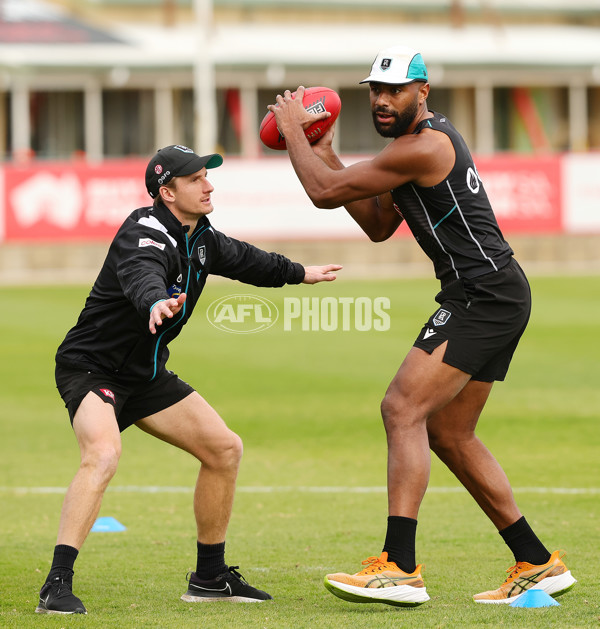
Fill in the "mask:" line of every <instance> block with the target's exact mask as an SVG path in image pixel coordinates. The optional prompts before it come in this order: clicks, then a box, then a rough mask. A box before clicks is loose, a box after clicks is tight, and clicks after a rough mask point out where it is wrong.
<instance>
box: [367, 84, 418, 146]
mask: <svg viewBox="0 0 600 629" xmlns="http://www.w3.org/2000/svg"><path fill="white" fill-rule="evenodd" d="M418 110H419V96H418V94H417V95H416V96H415V100H414V101H413V102H412V103H411V104H410V105H408V106H407V107H406V109H404V111H402V112H400V113H398V112H396V111H391V110H387V109H385V108H383V107H379V108H378V109H375V110H373V112H372V115H373V124H374V125H375V129H376V130H377V133H379V135H380V136H382V137H384V138H399V137H400V136H401V135H404V134H405V133H406V131H407V130H408V127H410V125H411V124H412V122H413V120H414V119H415V116H416V115H417V112H418ZM378 112H381V113H382V114H386V115H387V116H393V117H394V122H392V124H391V125H389V126H388V125H385V126H383V125H382V124H380V122H379V121H378V120H377V113H378Z"/></svg>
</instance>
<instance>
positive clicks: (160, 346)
mask: <svg viewBox="0 0 600 629" xmlns="http://www.w3.org/2000/svg"><path fill="white" fill-rule="evenodd" d="M222 163H223V158H222V157H221V156H220V155H217V154H214V155H206V156H202V157H201V156H199V155H196V154H195V153H194V152H193V151H192V150H191V149H189V148H187V147H185V146H181V145H174V146H168V147H166V148H163V149H162V150H159V151H158V152H157V153H156V155H155V156H154V157H153V158H152V159H151V160H150V162H149V164H148V167H147V169H146V188H147V190H148V193H149V194H150V196H151V197H152V198H153V199H154V205H153V206H151V207H143V208H140V209H137V210H135V211H134V212H132V213H131V214H130V215H129V217H128V218H127V219H126V220H125V222H124V223H123V225H122V226H121V228H120V229H119V231H118V232H117V234H116V236H115V238H114V240H113V242H112V244H111V246H110V249H109V251H108V255H107V257H106V260H105V262H104V265H103V266H102V269H101V270H100V274H99V275H98V278H97V279H96V282H95V283H94V286H93V287H92V290H91V292H90V294H89V296H88V298H87V300H86V303H85V307H84V309H83V311H82V312H81V314H80V316H79V319H78V321H77V324H76V325H75V326H74V327H73V328H72V329H71V330H70V331H69V332H68V334H67V336H66V338H65V340H64V341H63V342H62V344H61V345H60V347H59V348H58V352H57V354H56V383H57V388H58V390H59V392H60V395H61V397H62V398H63V400H64V402H65V406H66V408H67V409H68V411H69V415H70V418H71V423H72V426H73V430H74V432H75V436H76V438H77V441H78V443H79V448H80V453H81V465H80V467H79V470H78V471H77V473H76V475H75V477H74V479H73V481H72V483H71V485H70V486H69V489H68V490H67V494H66V496H65V500H64V503H63V507H62V512H61V518H60V526H59V531H58V539H57V545H56V547H55V549H54V559H53V562H52V567H51V569H50V573H49V574H48V577H47V579H46V582H45V583H44V585H43V587H42V589H41V591H40V601H39V605H38V607H37V609H36V612H38V613H50V614H52V613H54V614H74V613H75V614H85V613H87V612H86V609H85V607H84V605H83V603H82V602H81V601H80V600H79V598H77V597H76V596H75V595H74V594H73V592H72V579H73V565H74V562H75V559H76V557H77V555H78V553H79V549H80V548H81V546H82V544H83V542H84V540H85V539H86V537H87V535H88V533H89V531H90V529H91V527H92V525H93V524H94V521H95V520H96V517H97V515H98V513H99V510H100V504H101V501H102V497H103V494H104V491H105V490H106V487H107V486H108V483H109V481H110V480H111V478H112V477H113V476H114V474H115V472H116V469H117V464H118V461H119V457H120V454H121V436H120V433H121V432H122V431H123V430H125V428H127V427H129V426H131V425H132V424H135V425H136V426H137V427H138V428H140V429H142V430H143V431H144V432H146V433H148V434H150V435H152V436H154V437H157V438H159V439H162V440H163V441H166V442H167V443H170V444H172V445H174V446H177V447H178V448H181V449H182V450H185V451H186V452H189V453H190V454H191V455H193V456H195V457H196V458H197V459H198V460H199V461H200V462H201V464H202V465H201V468H200V473H199V475H198V480H197V483H196V489H195V493H194V514H195V517H196V524H197V539H198V543H197V564H196V570H195V572H193V573H192V574H191V576H190V579H189V584H188V590H187V592H186V593H185V594H184V595H183V596H182V597H181V598H182V599H183V600H184V601H188V602H196V601H213V600H229V601H235V602H258V601H264V600H268V599H271V598H272V597H271V596H270V595H269V594H267V593H266V592H263V591H261V590H258V589H256V588H253V587H252V586H250V585H249V584H248V583H247V582H246V581H245V579H243V577H242V576H241V575H240V574H239V572H237V571H236V569H235V568H234V567H229V566H228V565H227V564H226V563H225V534H226V531H227V525H228V523H229V518H230V515H231V509H232V504H233V496H234V492H235V482H236V476H237V472H238V467H239V463H240V458H241V455H242V442H241V439H240V438H239V437H238V436H237V435H236V434H235V433H233V432H232V431H231V430H230V429H229V428H228V427H227V426H226V425H225V422H224V421H223V420H222V419H221V418H220V417H219V415H218V414H217V412H216V411H215V410H214V409H213V408H212V407H211V406H210V405H209V404H208V403H207V402H206V401H205V400H204V399H203V398H202V397H201V396H200V395H199V394H198V393H197V392H196V391H195V390H194V389H193V388H192V387H191V386H190V385H188V384H187V383H185V382H184V381H183V380H180V379H179V378H178V377H177V376H176V375H175V374H174V373H173V372H171V371H169V370H168V369H166V362H167V358H168V356H169V350H168V348H167V345H168V344H169V342H170V341H172V340H173V339H174V338H175V337H176V336H177V335H178V334H179V332H180V331H181V329H182V327H183V326H184V325H185V324H186V323H187V321H188V319H189V318H190V316H191V314H192V312H193V310H194V306H195V305H196V302H197V301H198V299H199V297H200V295H201V293H202V290H203V288H204V285H205V283H206V279H207V276H208V275H209V274H211V273H212V274H216V275H221V276H224V277H228V278H231V279H236V280H239V281H241V282H244V283H247V284H253V285H255V286H273V287H276V286H283V285H284V284H286V283H287V284H300V283H305V284H316V283H318V282H322V281H331V280H334V279H335V277H336V276H335V274H334V271H337V270H339V269H340V268H341V267H340V266H338V265H327V266H314V267H303V266H302V265H300V264H298V263H296V262H291V261H290V260H288V259H287V258H286V257H284V256H282V255H279V254H276V253H267V252H265V251H262V250H260V249H257V248H256V247H253V246H252V245H250V244H248V243H245V242H241V241H239V240H235V239H233V238H228V237H227V236H226V235H225V234H223V233H221V232H219V231H217V230H215V229H214V228H213V227H212V226H211V224H210V222H209V220H208V214H210V213H211V212H212V211H213V206H212V203H211V193H212V192H213V190H214V188H213V186H212V185H211V184H210V183H209V181H208V179H207V169H209V168H215V167H218V166H220V165H221V164H222ZM236 567H237V566H236Z"/></svg>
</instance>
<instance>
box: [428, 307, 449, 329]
mask: <svg viewBox="0 0 600 629" xmlns="http://www.w3.org/2000/svg"><path fill="white" fill-rule="evenodd" d="M451 316H452V313H451V312H448V310H444V309H443V308H440V309H439V310H438V311H437V312H436V313H435V316H434V317H433V319H432V321H433V325H435V326H440V325H445V324H446V323H448V319H449V318H450V317H451Z"/></svg>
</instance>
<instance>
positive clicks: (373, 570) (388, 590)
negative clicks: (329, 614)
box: [324, 552, 429, 607]
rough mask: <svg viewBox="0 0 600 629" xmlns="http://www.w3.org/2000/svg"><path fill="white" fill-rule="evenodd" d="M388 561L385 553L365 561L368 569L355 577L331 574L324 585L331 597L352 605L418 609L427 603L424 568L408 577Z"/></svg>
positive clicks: (419, 568) (354, 575) (417, 569)
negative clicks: (371, 604)
mask: <svg viewBox="0 0 600 629" xmlns="http://www.w3.org/2000/svg"><path fill="white" fill-rule="evenodd" d="M387 558H388V554H387V553H386V552H383V553H381V556H379V557H369V558H368V559H365V561H363V565H366V568H364V569H363V570H361V571H360V572H357V573H356V574H344V573H343V572H337V573H336V574H328V575H327V576H326V577H325V581H324V585H325V587H326V588H327V589H328V590H329V591H330V592H331V593H332V594H334V595H335V596H337V597H339V598H342V599H344V600H345V601H350V602H351V603H386V604H387V605H396V606H399V607H416V606H417V605H422V604H423V603H425V601H428V600H429V596H428V595H427V591H426V589H425V584H424V583H423V578H422V577H421V566H420V565H418V566H417V567H416V568H415V571H414V572H412V573H410V574H408V573H406V572H403V571H402V570H400V568H398V566H397V565H396V564H395V563H394V562H392V561H388V560H387Z"/></svg>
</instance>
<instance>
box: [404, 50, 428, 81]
mask: <svg viewBox="0 0 600 629" xmlns="http://www.w3.org/2000/svg"><path fill="white" fill-rule="evenodd" d="M406 78H407V79H412V80H413V81H428V80H429V78H428V76H427V67H426V66H425V62H424V61H423V57H422V56H421V53H417V54H416V55H415V56H414V57H413V58H412V60H411V62H410V63H409V64H408V72H407V73H406Z"/></svg>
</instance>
